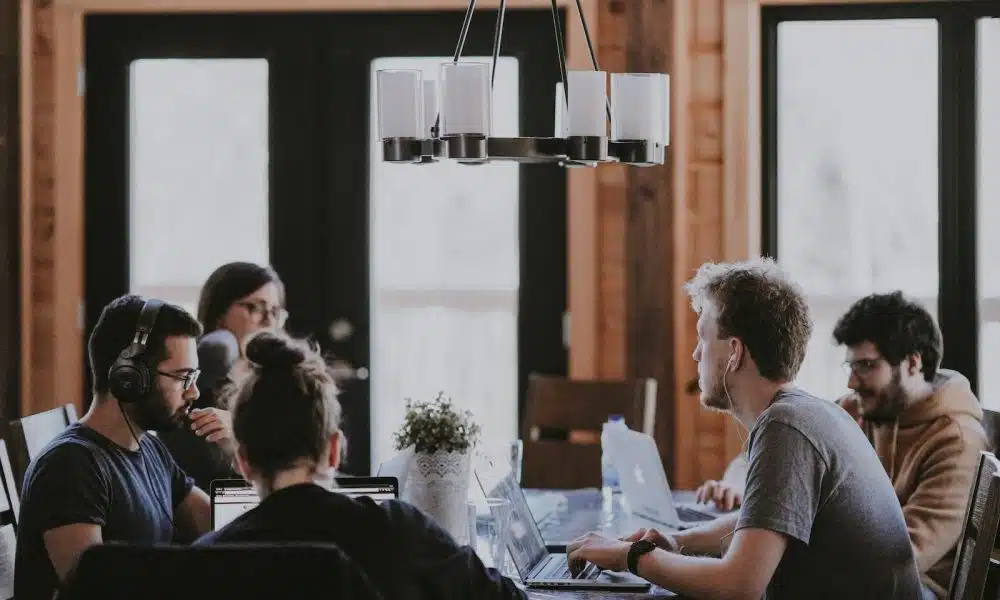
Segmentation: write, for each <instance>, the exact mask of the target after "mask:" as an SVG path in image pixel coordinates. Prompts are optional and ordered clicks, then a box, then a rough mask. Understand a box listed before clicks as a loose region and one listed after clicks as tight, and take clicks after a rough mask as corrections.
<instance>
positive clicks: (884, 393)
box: [858, 366, 906, 423]
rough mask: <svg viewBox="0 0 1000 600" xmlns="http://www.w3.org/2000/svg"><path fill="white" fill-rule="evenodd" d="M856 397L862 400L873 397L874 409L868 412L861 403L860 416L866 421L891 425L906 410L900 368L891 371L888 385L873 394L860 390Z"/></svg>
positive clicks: (870, 391) (869, 391)
mask: <svg viewBox="0 0 1000 600" xmlns="http://www.w3.org/2000/svg"><path fill="white" fill-rule="evenodd" d="M858 395H859V396H861V397H862V398H863V399H868V398H871V397H873V396H874V397H875V408H873V409H872V410H870V411H865V410H864V408H863V407H864V404H863V403H862V411H861V416H862V417H863V418H864V420H866V421H870V422H872V423H891V422H893V421H895V420H896V419H898V418H899V415H900V414H902V412H903V410H904V409H906V392H905V391H904V390H903V385H902V372H901V370H900V367H898V366H896V367H893V369H892V379H891V380H890V381H889V383H888V384H887V385H886V386H885V388H883V389H882V390H881V391H879V392H878V393H877V394H875V393H874V392H873V391H872V390H868V389H864V388H862V389H860V390H858Z"/></svg>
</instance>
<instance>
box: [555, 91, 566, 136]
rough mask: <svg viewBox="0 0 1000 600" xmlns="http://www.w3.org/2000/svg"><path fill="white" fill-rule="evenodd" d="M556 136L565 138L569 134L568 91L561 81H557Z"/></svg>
mask: <svg viewBox="0 0 1000 600" xmlns="http://www.w3.org/2000/svg"><path fill="white" fill-rule="evenodd" d="M554 135H555V137H557V138H564V137H566V136H568V135H569V109H568V108H566V92H564V91H563V84H562V82H561V81H557V82H556V130H555V134H554Z"/></svg>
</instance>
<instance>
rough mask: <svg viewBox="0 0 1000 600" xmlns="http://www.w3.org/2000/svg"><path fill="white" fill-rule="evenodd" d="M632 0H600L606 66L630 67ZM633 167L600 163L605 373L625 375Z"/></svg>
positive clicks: (600, 312)
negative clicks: (629, 200)
mask: <svg viewBox="0 0 1000 600" xmlns="http://www.w3.org/2000/svg"><path fill="white" fill-rule="evenodd" d="M628 1H629V0H601V1H600V3H599V5H598V9H599V19H600V24H601V37H600V44H599V45H598V60H599V62H600V66H601V69H602V70H604V71H607V72H609V73H621V72H624V71H625V70H626V69H627V68H628V60H627V53H626V48H625V42H626V40H627V39H628V31H629V29H628V26H629V23H628V19H627V18H626V10H625V5H626V2H628ZM628 168H629V167H625V166H622V165H607V166H603V167H601V168H599V169H597V177H598V186H597V199H598V200H597V201H598V229H599V232H600V234H599V252H598V261H599V262H598V274H599V275H598V279H599V291H598V307H599V308H598V319H599V325H598V342H599V357H598V364H599V365H600V369H599V376H600V377H601V378H602V379H621V378H624V377H625V376H626V374H627V372H626V365H625V344H626V297H625V286H626V281H625V234H626V233H625V232H626V219H627V203H626V197H627V194H628V180H627V178H626V173H627V170H628Z"/></svg>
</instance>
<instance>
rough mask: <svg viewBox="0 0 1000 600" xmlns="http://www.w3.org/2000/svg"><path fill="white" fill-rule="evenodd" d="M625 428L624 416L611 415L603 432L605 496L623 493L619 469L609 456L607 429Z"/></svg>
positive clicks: (602, 484)
mask: <svg viewBox="0 0 1000 600" xmlns="http://www.w3.org/2000/svg"><path fill="white" fill-rule="evenodd" d="M609 426H613V427H625V417H624V415H611V416H610V417H608V424H607V425H606V426H605V430H604V431H602V432H601V491H602V492H604V493H605V494H608V493H612V494H613V493H617V492H620V491H621V479H620V478H619V476H618V469H616V468H615V466H614V464H613V463H612V462H611V457H610V456H608V443H607V435H608V434H607V427H609Z"/></svg>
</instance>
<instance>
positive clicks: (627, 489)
mask: <svg viewBox="0 0 1000 600" xmlns="http://www.w3.org/2000/svg"><path fill="white" fill-rule="evenodd" d="M607 443H608V444H610V445H611V448H610V452H609V457H610V460H611V463H612V464H613V465H614V466H615V468H616V469H617V470H618V477H619V479H620V481H621V488H622V494H623V495H624V496H625V499H626V500H627V501H628V506H629V509H630V511H631V512H632V514H633V515H636V516H638V517H641V518H643V519H645V520H647V521H652V522H653V523H658V524H660V525H665V526H667V527H670V528H673V529H678V530H680V529H690V528H692V527H696V526H698V525H700V524H702V523H704V522H706V521H711V520H713V519H715V518H717V517H718V516H719V515H720V513H716V514H713V513H711V512H708V511H702V510H698V509H697V508H694V506H684V505H682V504H678V503H675V502H674V497H673V494H672V493H671V491H670V484H669V483H668V482H667V474H666V473H665V472H664V471H663V463H662V462H661V461H660V453H659V451H658V450H657V449H656V441H655V440H654V439H653V438H652V437H650V436H649V435H646V434H645V433H641V432H639V431H633V430H631V429H626V428H624V427H623V428H621V429H614V430H609V435H608V438H607Z"/></svg>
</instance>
